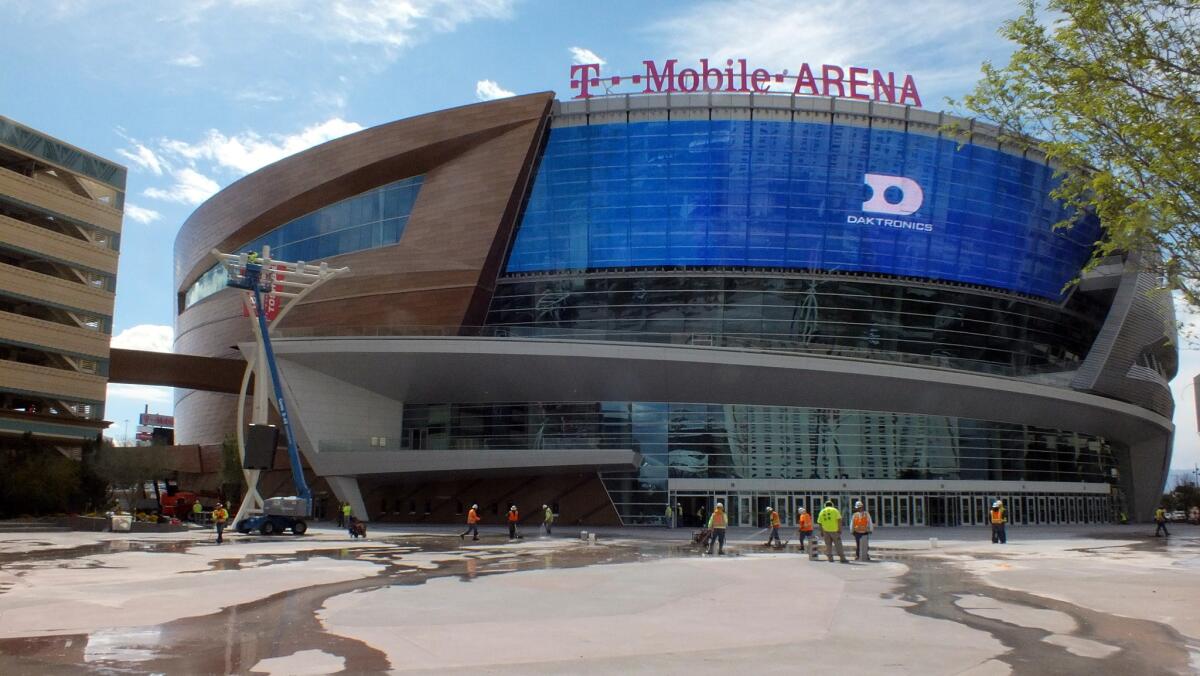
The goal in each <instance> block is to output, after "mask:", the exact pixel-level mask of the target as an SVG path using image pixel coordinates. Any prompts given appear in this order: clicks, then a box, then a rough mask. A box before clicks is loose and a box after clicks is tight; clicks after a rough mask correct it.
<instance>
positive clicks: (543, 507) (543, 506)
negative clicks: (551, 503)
mask: <svg viewBox="0 0 1200 676" xmlns="http://www.w3.org/2000/svg"><path fill="white" fill-rule="evenodd" d="M542 509H550V508H549V507H547V506H545V505H542Z"/></svg>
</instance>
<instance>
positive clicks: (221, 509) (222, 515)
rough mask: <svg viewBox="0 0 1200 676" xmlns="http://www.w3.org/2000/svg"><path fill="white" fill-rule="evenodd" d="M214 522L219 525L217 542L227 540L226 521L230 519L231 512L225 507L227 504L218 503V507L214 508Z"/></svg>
mask: <svg viewBox="0 0 1200 676" xmlns="http://www.w3.org/2000/svg"><path fill="white" fill-rule="evenodd" d="M212 516H213V524H214V525H216V527H217V544H221V543H222V542H224V541H225V538H224V537H223V536H224V534H225V522H226V521H228V520H229V512H228V511H227V510H226V509H225V505H222V504H221V503H219V502H218V503H217V507H216V509H214V510H213V515H212Z"/></svg>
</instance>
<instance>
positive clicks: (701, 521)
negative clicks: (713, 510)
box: [696, 504, 708, 528]
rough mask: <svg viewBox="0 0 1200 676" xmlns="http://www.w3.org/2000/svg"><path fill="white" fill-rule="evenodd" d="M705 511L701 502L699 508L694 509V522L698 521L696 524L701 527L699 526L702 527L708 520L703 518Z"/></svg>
mask: <svg viewBox="0 0 1200 676" xmlns="http://www.w3.org/2000/svg"><path fill="white" fill-rule="evenodd" d="M705 513H706V512H705V510H704V505H703V504H701V505H700V509H697V510H696V519H697V521H696V523H698V524H699V525H700V527H701V528H704V525H705V524H706V523H708V520H707V519H705V518H704V516H705Z"/></svg>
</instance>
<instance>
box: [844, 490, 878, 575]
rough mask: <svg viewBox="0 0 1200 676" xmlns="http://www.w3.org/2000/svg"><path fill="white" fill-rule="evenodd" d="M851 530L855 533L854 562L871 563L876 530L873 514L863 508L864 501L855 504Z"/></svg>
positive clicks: (851, 518)
mask: <svg viewBox="0 0 1200 676" xmlns="http://www.w3.org/2000/svg"><path fill="white" fill-rule="evenodd" d="M850 530H851V531H852V532H853V533H854V560H855V561H870V560H871V542H870V541H871V533H872V532H873V531H874V530H875V523H874V522H872V521H871V513H870V512H868V511H867V508H866V507H864V506H863V503H862V500H859V501H857V502H855V503H854V514H853V515H852V516H851V517H850Z"/></svg>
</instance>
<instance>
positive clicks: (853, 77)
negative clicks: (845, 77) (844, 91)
mask: <svg viewBox="0 0 1200 676" xmlns="http://www.w3.org/2000/svg"><path fill="white" fill-rule="evenodd" d="M866 74H867V69H866V68H859V67H858V66H850V98H852V99H862V100H864V101H868V100H870V98H871V97H870V96H867V95H866V94H862V93H859V91H858V88H859V87H866V86H867V80H866Z"/></svg>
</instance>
